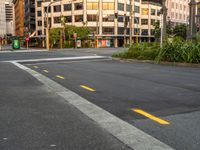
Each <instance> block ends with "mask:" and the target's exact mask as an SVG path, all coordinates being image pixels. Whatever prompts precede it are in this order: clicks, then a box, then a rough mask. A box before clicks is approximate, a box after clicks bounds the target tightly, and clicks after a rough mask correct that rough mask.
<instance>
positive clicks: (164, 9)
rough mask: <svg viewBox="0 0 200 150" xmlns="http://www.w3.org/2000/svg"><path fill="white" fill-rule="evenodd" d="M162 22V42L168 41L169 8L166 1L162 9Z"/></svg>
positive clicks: (163, 2) (163, 0) (163, 1)
mask: <svg viewBox="0 0 200 150" xmlns="http://www.w3.org/2000/svg"><path fill="white" fill-rule="evenodd" d="M161 14H162V15H161V20H162V28H161V30H162V31H161V33H162V35H161V36H162V38H161V39H162V41H166V38H167V32H166V25H167V7H166V0H162V9H161Z"/></svg>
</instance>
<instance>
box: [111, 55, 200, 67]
mask: <svg viewBox="0 0 200 150" xmlns="http://www.w3.org/2000/svg"><path fill="white" fill-rule="evenodd" d="M112 59H113V60H119V61H124V62H137V63H149V64H157V65H167V66H177V67H178V66H180V67H197V68H200V64H191V63H176V62H165V61H161V62H159V63H157V62H156V61H153V60H138V59H125V58H116V57H112Z"/></svg>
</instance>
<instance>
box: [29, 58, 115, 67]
mask: <svg viewBox="0 0 200 150" xmlns="http://www.w3.org/2000/svg"><path fill="white" fill-rule="evenodd" d="M109 60H113V59H112V58H106V59H99V60H72V61H66V62H38V63H34V65H42V64H55V63H57V64H70V63H79V62H101V61H109ZM26 65H28V66H30V65H33V64H26Z"/></svg>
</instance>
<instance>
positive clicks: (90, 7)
mask: <svg viewBox="0 0 200 150" xmlns="http://www.w3.org/2000/svg"><path fill="white" fill-rule="evenodd" d="M87 9H88V10H98V9H99V5H98V3H87Z"/></svg>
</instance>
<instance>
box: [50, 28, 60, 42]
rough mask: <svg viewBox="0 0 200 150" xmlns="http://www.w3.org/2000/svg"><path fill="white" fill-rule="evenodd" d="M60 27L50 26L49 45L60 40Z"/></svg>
mask: <svg viewBox="0 0 200 150" xmlns="http://www.w3.org/2000/svg"><path fill="white" fill-rule="evenodd" d="M60 30H61V29H60V28H51V29H50V32H49V33H50V36H49V38H50V43H51V46H53V45H55V44H57V43H59V41H60Z"/></svg>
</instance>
